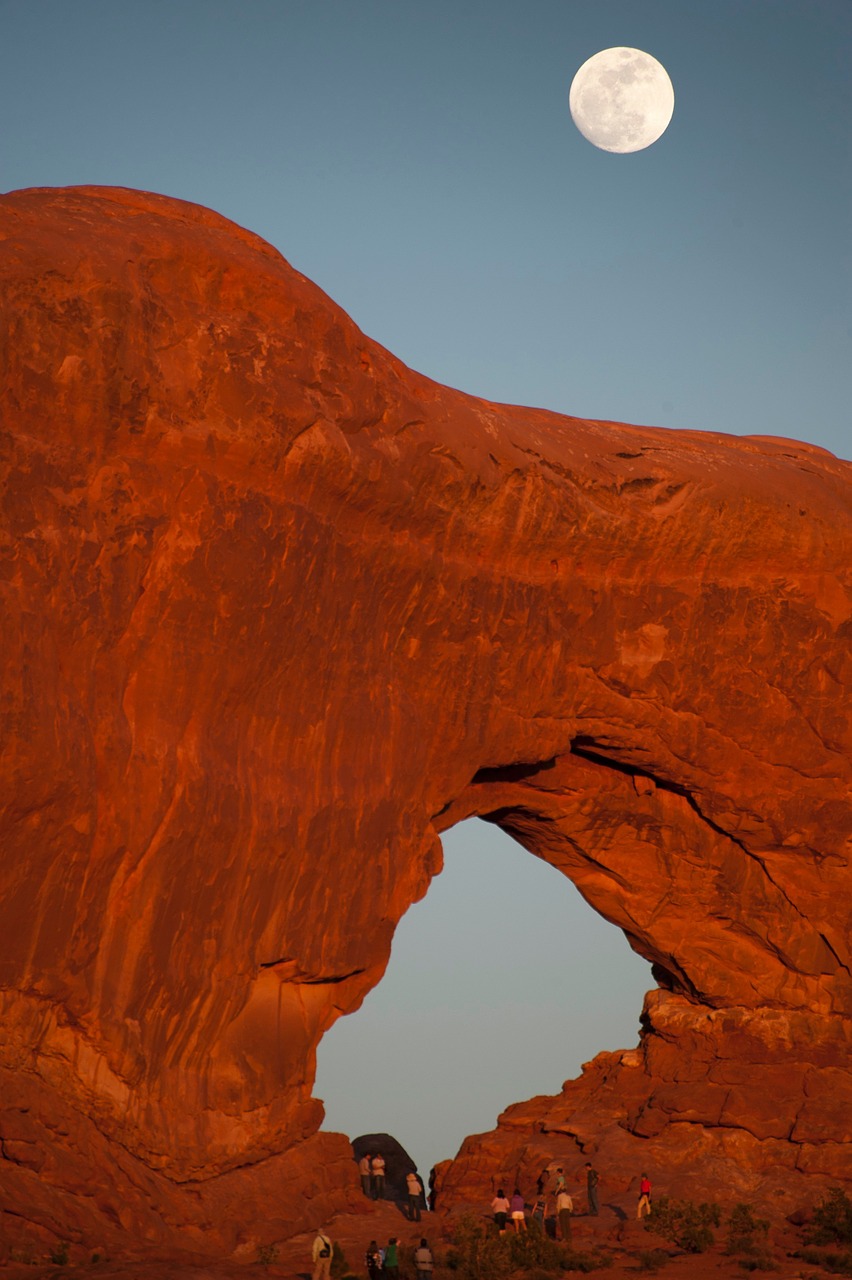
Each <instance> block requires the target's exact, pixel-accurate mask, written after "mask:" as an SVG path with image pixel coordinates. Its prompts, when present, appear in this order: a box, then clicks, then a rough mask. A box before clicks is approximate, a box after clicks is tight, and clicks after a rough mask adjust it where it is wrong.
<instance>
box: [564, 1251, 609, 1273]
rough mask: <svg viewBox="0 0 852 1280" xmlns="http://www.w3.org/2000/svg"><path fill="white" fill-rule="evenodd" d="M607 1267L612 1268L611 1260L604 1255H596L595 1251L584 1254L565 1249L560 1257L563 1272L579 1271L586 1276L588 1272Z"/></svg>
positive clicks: (584, 1252) (583, 1252)
mask: <svg viewBox="0 0 852 1280" xmlns="http://www.w3.org/2000/svg"><path fill="white" fill-rule="evenodd" d="M609 1266H612V1259H611V1258H610V1257H608V1256H607V1255H606V1254H605V1253H598V1252H597V1251H595V1250H591V1251H589V1252H586V1251H585V1250H575V1249H566V1250H565V1251H564V1253H563V1255H562V1267H563V1270H565V1271H579V1272H581V1273H582V1274H583V1275H588V1274H589V1272H590V1271H601V1270H603V1268H604V1267H609Z"/></svg>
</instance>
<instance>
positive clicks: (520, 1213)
mask: <svg viewBox="0 0 852 1280" xmlns="http://www.w3.org/2000/svg"><path fill="white" fill-rule="evenodd" d="M510 1208H511V1213H512V1226H513V1227H514V1228H515V1235H517V1234H518V1232H519V1231H526V1229H527V1218H526V1214H525V1212H524V1197H523V1196H522V1195H521V1193H520V1191H519V1190H518V1188H517V1187H515V1190H514V1191H513V1192H512V1199H511V1202H510Z"/></svg>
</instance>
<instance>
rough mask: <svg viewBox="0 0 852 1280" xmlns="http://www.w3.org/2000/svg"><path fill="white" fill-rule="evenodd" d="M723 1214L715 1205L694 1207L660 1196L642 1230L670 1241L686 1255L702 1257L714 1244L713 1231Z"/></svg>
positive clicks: (681, 1201) (687, 1202)
mask: <svg viewBox="0 0 852 1280" xmlns="http://www.w3.org/2000/svg"><path fill="white" fill-rule="evenodd" d="M721 1220H722V1212H721V1210H720V1208H719V1206H718V1205H717V1204H707V1203H704V1204H693V1202H692V1201H691V1200H672V1199H671V1198H670V1197H669V1196H660V1198H659V1200H657V1201H656V1203H655V1204H654V1209H653V1212H652V1213H651V1216H650V1217H649V1218H646V1219H645V1230H646V1231H653V1233H654V1234H655V1235H658V1236H662V1237H663V1239H664V1240H669V1241H671V1243H672V1244H675V1245H677V1247H678V1248H679V1249H683V1250H684V1252H685V1253H704V1251H705V1249H709V1248H710V1246H711V1245H712V1244H714V1243H715V1240H716V1237H715V1235H714V1234H713V1231H712V1228H713V1227H718V1226H719V1223H720V1222H721Z"/></svg>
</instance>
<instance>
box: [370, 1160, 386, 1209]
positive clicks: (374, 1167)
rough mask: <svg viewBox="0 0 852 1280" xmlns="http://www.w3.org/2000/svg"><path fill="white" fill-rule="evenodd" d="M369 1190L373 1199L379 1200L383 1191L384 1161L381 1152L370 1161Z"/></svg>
mask: <svg viewBox="0 0 852 1280" xmlns="http://www.w3.org/2000/svg"><path fill="white" fill-rule="evenodd" d="M370 1190H371V1191H372V1193H373V1199H374V1200H380V1199H381V1197H382V1196H383V1195H384V1193H385V1162H384V1158H383V1156H382V1154H381V1152H377V1153H376V1155H374V1156H373V1158H372V1160H371V1161H370Z"/></svg>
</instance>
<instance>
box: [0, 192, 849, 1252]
mask: <svg viewBox="0 0 852 1280" xmlns="http://www.w3.org/2000/svg"><path fill="white" fill-rule="evenodd" d="M0 367H2V385H0V451H1V456H2V462H0V485H2V488H1V489H0V511H2V528H1V529H0V600H2V617H3V627H2V642H0V645H1V646H2V694H0V697H2V701H0V707H2V749H3V755H2V765H0V849H2V859H0V1010H2V1027H3V1036H2V1045H0V1076H2V1087H0V1139H2V1160H0V1192H2V1195H0V1207H2V1209H3V1210H4V1211H5V1214H4V1222H5V1223H6V1226H7V1227H8V1225H9V1222H10V1221H12V1220H14V1223H15V1224H17V1228H16V1229H21V1230H23V1229H24V1228H26V1229H27V1230H32V1231H34V1232H37V1233H42V1235H43V1236H44V1238H46V1239H50V1238H52V1237H56V1236H59V1237H61V1238H65V1239H72V1240H73V1241H76V1242H83V1243H85V1244H87V1245H94V1246H97V1245H98V1244H99V1243H102V1244H104V1245H105V1246H106V1247H107V1248H108V1249H109V1250H111V1251H113V1252H115V1251H119V1250H125V1251H127V1252H132V1251H133V1250H134V1249H149V1250H157V1249H159V1250H161V1251H163V1252H166V1253H169V1252H171V1253H172V1254H174V1252H175V1251H176V1250H177V1249H183V1250H185V1251H187V1252H189V1253H191V1252H192V1251H193V1250H194V1251H197V1252H198V1253H199V1254H205V1253H207V1254H210V1253H211V1252H215V1253H219V1254H223V1253H224V1254H231V1255H233V1256H234V1257H239V1256H242V1255H241V1250H242V1251H244V1252H245V1251H246V1250H248V1249H250V1247H251V1246H252V1241H254V1240H256V1238H257V1234H256V1227H257V1224H258V1222H261V1223H262V1224H263V1225H264V1230H267V1231H268V1232H271V1233H273V1236H274V1235H275V1234H277V1235H278V1236H281V1237H284V1236H286V1235H288V1234H291V1235H292V1234H294V1233H295V1232H296V1231H298V1230H301V1229H305V1228H313V1227H315V1226H316V1225H317V1221H316V1219H318V1218H322V1217H324V1216H326V1215H328V1214H329V1213H331V1212H333V1211H335V1210H345V1209H347V1208H350V1209H354V1210H355V1211H356V1212H357V1211H358V1206H359V1205H360V1203H361V1200H362V1197H361V1196H360V1192H359V1190H358V1185H357V1170H356V1167H355V1163H354V1161H353V1160H352V1157H351V1148H350V1147H349V1144H348V1142H347V1141H346V1140H345V1139H344V1138H343V1137H342V1136H337V1135H325V1134H322V1133H318V1132H317V1130H318V1128H319V1125H320V1123H321V1120H322V1106H321V1104H320V1103H319V1102H318V1101H316V1100H314V1099H313V1098H312V1097H311V1089H312V1083H313V1076H314V1065H315V1050H316V1045H317V1043H318V1041H319V1039H320V1038H321V1036H322V1034H323V1032H324V1031H325V1030H326V1029H327V1028H328V1027H329V1026H330V1025H331V1024H332V1023H333V1022H334V1021H335V1019H336V1018H337V1017H339V1016H340V1015H341V1014H343V1013H346V1012H349V1011H351V1010H353V1009H355V1008H357V1006H358V1005H359V1003H360V1002H361V1000H362V999H363V997H364V995H365V994H366V993H367V992H368V991H369V990H370V988H371V987H373V986H374V985H375V984H376V983H377V982H378V981H379V980H380V978H381V976H382V973H383V971H384V968H385V965H386V963H387V959H388V955H389V949H390V943H391V938H392V935H393V931H394V928H395V926H396V924H397V922H398V920H399V918H400V916H401V915H402V914H403V913H404V912H405V910H406V909H407V908H408V906H409V905H410V904H411V903H412V902H413V901H415V900H416V899H418V898H420V897H421V896H422V895H423V894H424V893H425V892H426V890H427V889H428V886H429V883H430V881H431V879H432V877H433V876H434V875H435V874H436V873H437V872H438V871H439V870H440V868H441V846H440V840H439V834H440V832H441V831H442V830H444V829H446V828H447V827H448V826H450V825H451V824H452V823H454V822H456V821H458V820H459V819H461V818H463V817H466V816H468V815H471V814H479V815H480V816H482V817H485V818H487V819H488V820H490V821H493V822H496V823H498V824H499V825H500V826H501V827H503V828H504V829H505V830H506V831H508V832H510V833H511V834H512V835H513V836H514V837H515V838H516V839H518V840H519V841H520V842H521V844H523V845H524V846H525V847H526V848H527V849H529V850H530V851H531V852H532V853H533V854H535V855H536V856H538V857H542V858H545V859H546V860H547V861H548V862H550V863H552V864H553V865H554V866H555V867H557V868H559V869H560V870H561V871H562V872H563V873H564V874H566V875H567V876H569V877H570V878H571V879H572V880H573V881H574V882H575V883H576V885H577V886H578V888H579V889H580V891H581V893H582V894H583V895H584V897H585V898H586V899H587V901H588V902H589V903H590V904H591V906H592V907H593V908H594V909H595V910H597V911H598V912H600V913H601V914H602V915H603V916H604V917H605V918H606V919H608V920H610V921H612V923H613V924H615V925H616V926H617V927H619V928H620V929H623V930H624V932H625V933H626V935H627V937H628V938H629V940H630V942H631V945H632V946H633V947H634V948H635V949H636V950H637V951H638V952H640V953H641V954H642V955H643V956H645V957H647V958H648V959H649V960H650V961H651V962H652V964H653V967H654V968H653V972H654V977H655V980H656V982H657V984H658V989H657V990H656V991H655V992H653V993H651V995H650V996H649V997H648V999H647V1002H646V1007H645V1013H644V1018H643V1026H644V1029H643V1033H642V1037H641V1041H640V1044H639V1046H638V1048H636V1049H634V1050H631V1051H629V1052H627V1053H625V1054H622V1055H606V1056H605V1057H603V1058H600V1059H597V1060H596V1061H595V1063H594V1064H592V1065H591V1066H590V1067H589V1069H588V1070H587V1071H586V1072H585V1073H584V1075H583V1077H582V1079H581V1080H580V1081H578V1082H573V1083H569V1084H567V1085H566V1086H565V1088H564V1090H563V1093H562V1095H561V1096H559V1097H558V1098H555V1099H553V1098H549V1099H538V1100H535V1101H534V1102H532V1103H528V1104H524V1105H522V1106H520V1107H519V1108H513V1109H511V1110H510V1111H509V1112H507V1113H506V1114H505V1116H504V1117H503V1118H502V1120H501V1124H500V1127H499V1129H498V1131H497V1132H496V1133H495V1134H494V1135H490V1136H488V1137H485V1138H481V1139H475V1140H471V1141H470V1142H469V1143H468V1144H467V1145H466V1147H465V1149H464V1151H463V1153H462V1155H461V1157H460V1159H459V1160H458V1161H457V1162H455V1164H454V1165H453V1166H452V1167H451V1168H450V1169H449V1170H444V1171H442V1174H441V1178H440V1180H439V1181H440V1187H439V1196H440V1198H442V1199H443V1202H444V1203H445V1204H452V1203H453V1202H454V1200H455V1201H457V1200H459V1199H461V1198H464V1197H465V1196H478V1195H481V1194H483V1193H484V1192H485V1191H487V1190H488V1189H489V1188H490V1185H491V1183H490V1179H491V1177H492V1175H493V1174H494V1172H495V1167H497V1166H499V1167H501V1168H506V1169H510V1168H511V1169H513V1170H524V1171H526V1170H527V1169H530V1170H532V1169H533V1167H534V1165H535V1162H536V1161H537V1160H538V1157H539V1154H540V1150H539V1149H540V1148H541V1147H543V1148H545V1149H546V1152H547V1154H551V1153H555V1151H556V1147H557V1146H559V1147H560V1152H561V1151H563V1150H564V1152H565V1153H566V1155H567V1156H570V1158H571V1160H573V1161H574V1164H575V1166H576V1167H578V1168H579V1167H580V1165H581V1164H582V1161H583V1160H584V1159H586V1158H588V1155H587V1153H589V1152H591V1153H601V1154H602V1155H604V1156H605V1157H606V1160H607V1163H608V1164H611V1165H612V1166H613V1167H616V1166H617V1167H618V1169H619V1176H622V1177H623V1178H624V1179H629V1177H630V1176H631V1175H634V1174H635V1173H636V1172H638V1167H639V1166H640V1165H642V1166H643V1167H644V1163H645V1162H647V1163H653V1162H658V1163H659V1165H660V1167H661V1168H662V1167H667V1168H672V1169H680V1170H688V1169H693V1170H694V1171H695V1172H696V1173H697V1176H699V1177H700V1178H703V1180H704V1182H705V1184H709V1183H712V1184H713V1186H714V1188H715V1187H718V1186H719V1185H721V1186H722V1187H725V1186H734V1185H735V1186H736V1189H737V1198H740V1199H742V1198H749V1199H755V1198H757V1199H762V1200H764V1201H765V1200H766V1199H767V1198H771V1197H776V1199H777V1202H778V1203H779V1204H780V1205H782V1206H783V1207H785V1208H787V1207H789V1208H792V1207H795V1206H796V1205H798V1204H801V1203H802V1202H804V1201H806V1200H810V1201H812V1200H813V1199H814V1198H815V1197H816V1196H817V1195H818V1194H819V1192H821V1190H822V1189H823V1188H824V1186H826V1185H829V1184H830V1183H836V1182H838V1181H842V1180H846V1181H847V1182H852V1168H850V1150H852V1147H850V1142H852V1084H850V1073H849V1063H850V1045H852V1018H851V1017H850V1015H852V982H851V981H850V892H849V890H850V869H849V858H850V832H852V801H850V775H851V774H852V766H851V765H850V747H851V746H852V719H850V686H852V653H850V637H852V623H850V619H852V581H850V579H851V578H852V510H850V483H849V482H850V478H852V467H850V465H849V464H848V463H846V462H842V461H839V460H837V459H836V458H834V457H833V456H831V455H830V454H828V453H826V452H825V451H823V450H820V449H817V448H814V447H810V446H807V445H801V444H797V443H794V442H791V441H786V440H777V439H765V438H735V437H731V436H726V435H723V434H718V435H717V434H713V433H698V432H674V431H666V430H663V429H655V428H644V427H643V428H640V427H633V426H625V425H622V424H618V423H611V422H593V421H585V420H580V419H576V418H567V417H562V416H558V415H556V414H552V413H547V412H544V411H541V410H534V409H526V408H518V407H508V406H504V405H497V404H492V403H489V402H486V401H483V400H478V399H474V398H473V397H470V396H466V395H463V394H462V393H460V392H457V391H453V390H450V389H448V388H446V387H442V386H439V385H436V384H435V383H433V382H431V381H429V380H428V379H426V378H424V377H422V376H420V375H418V374H415V373H413V372H411V371H410V370H409V369H407V368H405V367H404V366H403V365H402V364H401V363H400V362H399V361H397V360H396V359H394V357H392V356H391V355H389V354H388V353H387V352H386V351H384V350H383V349H382V348H380V347H379V346H377V345H376V344H375V343H373V342H371V341H370V340H369V339H368V338H366V337H365V336H364V335H363V334H362V333H360V331H359V330H358V329H357V328H356V326H355V325H354V324H353V323H352V321H351V320H350V319H349V318H348V317H347V316H346V315H345V314H344V313H343V312H342V311H341V310H340V309H339V308H337V307H336V306H335V305H334V304H333V303H332V302H331V301H330V300H329V299H328V298H326V297H325V296H324V295H323V294H322V293H321V292H320V291H319V290H318V289H317V288H316V287H315V286H313V285H312V284H311V283H310V282H309V281H308V280H306V279H305V278H304V277H303V276H301V275H300V274H299V273H298V272H296V271H295V270H293V269H292V268H291V267H290V266H289V265H288V264H287V263H286V262H285V261H284V259H283V258H282V257H281V256H280V255H279V254H278V253H277V252H276V251H275V250H273V249H272V248H271V247H270V246H269V245H267V244H265V243H264V242H263V241H261V240H259V239H258V238H257V237H255V236H253V235H251V234H249V233H248V232H246V231H243V230H241V229H240V228H238V227H236V226H234V225H233V224H231V223H228V222H227V221H225V220H224V219H222V218H221V217H219V216H217V215H216V214H213V213H211V212H209V211H207V210H204V209H200V208H196V207H194V206H191V205H187V204H184V203H181V202H178V201H174V200H169V199H166V198H163V197H158V196H153V195H148V194H144V193H139V192H132V191H125V190H109V189H98V188H76V189H64V190H34V191H23V192H17V193H13V194H11V195H7V196H5V197H2V198H0ZM596 1158H597V1156H596ZM525 1162H526V1163H525ZM536 1171H537V1170H536ZM625 1185H626V1183H625Z"/></svg>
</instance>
